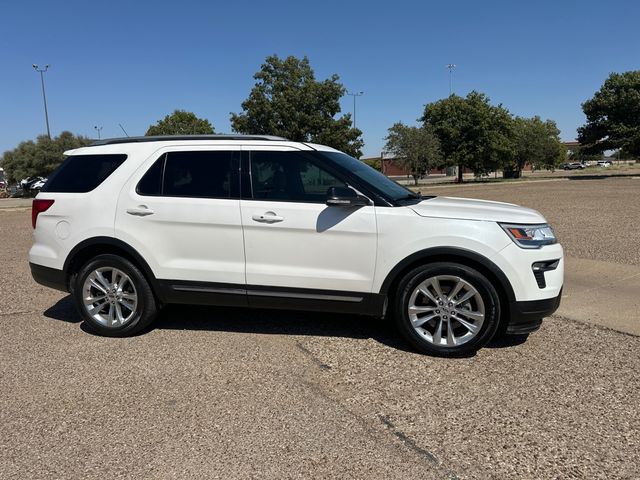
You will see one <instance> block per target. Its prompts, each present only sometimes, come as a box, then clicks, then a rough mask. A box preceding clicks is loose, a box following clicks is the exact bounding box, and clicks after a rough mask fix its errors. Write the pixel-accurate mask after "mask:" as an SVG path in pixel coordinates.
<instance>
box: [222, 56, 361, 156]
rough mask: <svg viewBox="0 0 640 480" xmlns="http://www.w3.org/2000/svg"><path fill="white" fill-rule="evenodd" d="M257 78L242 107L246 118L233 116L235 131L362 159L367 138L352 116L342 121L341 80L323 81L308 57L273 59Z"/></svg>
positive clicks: (261, 69) (232, 114)
mask: <svg viewBox="0 0 640 480" xmlns="http://www.w3.org/2000/svg"><path fill="white" fill-rule="evenodd" d="M253 78H254V79H255V80H256V84H255V86H254V87H253V89H252V90H251V92H250V93H249V97H248V98H247V99H246V100H245V101H244V102H243V103H242V110H243V111H242V113H231V127H232V129H233V131H235V132H239V133H246V134H254V135H278V136H281V137H285V138H288V139H289V140H293V141H298V142H316V143H322V144H324V145H329V146H331V147H334V148H336V149H338V150H341V151H343V152H346V153H348V154H350V155H353V156H355V157H359V156H360V155H362V152H361V148H362V146H363V145H364V143H363V142H362V139H361V135H362V132H361V131H360V130H358V129H357V128H353V126H352V122H351V115H350V114H346V115H342V116H340V117H337V118H336V116H337V115H338V114H339V113H340V98H341V97H342V96H343V95H344V94H345V92H346V90H345V88H344V87H343V86H342V84H341V83H339V82H338V80H339V77H338V75H335V74H334V75H332V76H331V77H329V78H328V79H326V80H323V81H317V80H316V79H315V75H314V73H313V69H312V68H311V65H310V64H309V59H308V58H307V57H304V58H303V59H298V58H296V57H293V56H290V57H287V58H286V59H284V60H282V59H281V58H279V57H278V56H277V55H273V56H269V57H267V58H266V60H265V63H263V64H262V66H261V68H260V71H259V72H257V73H256V74H255V75H254V76H253Z"/></svg>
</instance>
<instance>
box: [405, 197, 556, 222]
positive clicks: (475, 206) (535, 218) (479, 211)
mask: <svg viewBox="0 0 640 480" xmlns="http://www.w3.org/2000/svg"><path fill="white" fill-rule="evenodd" d="M408 208H411V209H412V210H413V211H414V212H416V213H417V214H418V215H420V216H421V217H436V218H455V219H459V220H484V221H489V222H505V223H529V224H531V223H547V221H546V220H545V218H544V217H543V216H542V215H540V213H538V212H537V211H536V210H533V209H531V208H525V207H520V206H518V205H514V204H513V203H503V202H492V201H489V200H476V199H472V198H455V197H434V198H430V199H427V200H423V201H422V202H420V203H418V204H416V205H411V206H409V207H408Z"/></svg>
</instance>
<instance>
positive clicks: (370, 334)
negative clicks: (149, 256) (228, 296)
mask: <svg viewBox="0 0 640 480" xmlns="http://www.w3.org/2000/svg"><path fill="white" fill-rule="evenodd" d="M44 316H45V317H47V318H51V319H53V320H58V321H62V322H67V323H80V322H82V318H81V317H80V315H79V314H78V313H77V312H76V309H75V305H74V303H73V299H72V298H71V295H67V296H66V297H64V298H62V299H61V300H59V301H58V302H57V303H56V304H55V305H53V306H51V307H49V308H48V309H47V310H45V312H44ZM80 328H82V330H83V331H86V332H88V333H93V332H91V330H90V329H89V328H87V327H86V326H85V324H84V323H82V324H81V326H80ZM156 329H158V330H163V329H168V330H193V331H212V332H233V333H257V334H264V335H302V336H315V337H344V338H354V339H360V340H365V339H369V338H371V339H373V340H375V341H377V342H379V343H381V344H383V345H387V346H389V347H391V348H394V349H397V350H402V351H405V352H411V353H415V352H414V350H412V349H411V348H410V347H409V345H407V344H406V343H405V342H404V340H403V339H402V338H401V337H400V336H399V335H398V334H397V333H396V331H395V329H394V327H393V325H392V324H391V322H389V321H386V320H384V319H380V318H372V317H366V316H361V315H347V314H335V313H324V312H322V313H321V312H299V311H291V310H268V309H250V308H237V307H233V308H231V307H210V306H196V305H168V306H166V307H165V308H163V310H162V311H161V312H160V315H158V318H157V319H156V321H155V322H154V323H153V324H152V325H151V326H150V327H149V328H148V329H147V330H145V331H143V332H141V334H144V333H145V332H146V331H150V330H156Z"/></svg>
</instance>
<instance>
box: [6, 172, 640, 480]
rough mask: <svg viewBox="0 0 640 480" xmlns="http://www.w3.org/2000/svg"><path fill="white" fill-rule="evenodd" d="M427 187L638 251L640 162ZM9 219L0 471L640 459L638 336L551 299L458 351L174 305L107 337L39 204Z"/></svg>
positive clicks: (27, 474) (503, 469)
mask: <svg viewBox="0 0 640 480" xmlns="http://www.w3.org/2000/svg"><path fill="white" fill-rule="evenodd" d="M430 191H432V192H434V193H436V194H438V195H452V196H475V197H480V198H492V199H496V200H502V201H510V202H517V203H521V204H524V205H528V206H531V207H534V208H536V209H538V210H540V211H541V212H542V213H543V214H544V215H545V216H547V218H548V219H549V220H550V221H551V222H552V223H553V225H554V226H555V228H556V230H557V232H558V233H559V235H560V237H561V239H562V241H563V244H564V245H565V247H566V250H567V252H568V254H569V255H572V256H574V257H581V258H587V259H594V260H601V261H604V262H617V263H621V264H625V263H626V264H635V265H639V264H640V259H639V257H638V252H639V251H640V249H639V248H638V247H640V239H638V238H637V236H636V235H635V232H637V228H636V227H633V228H630V227H629V225H630V224H632V223H633V222H634V221H637V219H638V218H640V206H639V205H640V202H639V200H640V198H639V196H640V195H639V191H640V180H634V179H608V180H583V181H553V182H541V183H531V182H529V183H527V184H522V185H510V186H507V185H497V186H485V185H481V186H470V187H466V186H462V187H433V188H432V189H430ZM425 193H426V192H425ZM0 222H1V223H2V227H3V228H2V229H1V230H0V245H2V251H1V253H0V263H1V264H2V266H3V268H2V270H1V271H0V298H1V299H2V302H0V449H1V451H2V452H3V453H2V455H0V478H16V479H17V478H20V479H23V478H174V477H175V478H252V477H254V478H255V477H261V478H309V477H315V478H328V477H332V478H345V477H350V478H403V479H405V478H427V479H428V478H496V479H498V478H500V479H502V478H531V479H538V478H589V479H591V478H603V479H604V478H606V479H611V478H629V479H633V478H640V438H639V435H638V432H639V431H640V412H639V408H638V398H640V378H639V376H638V374H637V372H638V369H639V368H640V356H639V355H638V351H639V348H640V339H639V338H638V337H636V336H633V335H626V334H622V333H618V332H616V331H613V330H610V329H604V328H600V327H596V326H591V325H587V324H582V323H578V322H574V321H569V320H566V319H563V318H560V317H553V318H550V319H547V320H546V321H545V323H544V325H543V327H542V329H541V330H540V331H539V332H536V333H535V334H533V335H530V336H529V338H528V339H527V340H526V341H523V340H524V339H522V338H514V339H513V341H512V342H511V343H495V344H493V345H492V346H491V348H486V349H484V350H482V351H480V352H479V353H478V354H477V355H476V356H475V357H473V358H466V359H458V360H447V359H437V358H430V357H425V356H421V355H418V354H415V353H413V352H410V351H407V350H406V347H405V346H404V344H403V343H402V342H401V341H400V340H399V339H398V337H397V336H396V335H395V333H394V332H393V330H391V329H390V328H389V327H388V326H387V325H386V324H385V323H384V322H382V321H370V320H367V319H362V318H359V317H353V316H331V315H311V314H305V313H291V312H289V313H282V312H268V311H238V310H229V309H219V308H186V309H185V308H176V307H174V308H170V309H168V310H167V311H165V313H164V314H163V315H162V318H161V319H160V321H159V322H158V325H157V326H156V328H155V329H154V330H152V331H150V332H149V333H147V334H145V335H141V336H138V337H135V338H130V339H105V338H100V337H96V336H93V335H90V334H88V333H86V332H85V331H84V330H83V326H82V324H81V323H80V322H79V318H78V317H77V315H76V314H75V313H74V311H73V308H72V306H71V304H70V302H69V300H68V298H67V297H65V296H64V295H63V294H61V293H58V292H54V291H52V290H48V289H46V288H44V287H40V286H37V285H36V284H34V283H33V282H32V281H31V279H30V276H29V273H28V266H27V264H26V252H27V250H28V248H29V245H30V242H31V227H30V224H29V222H30V218H29V212H28V211H25V210H21V211H16V210H13V211H11V210H4V211H2V210H0Z"/></svg>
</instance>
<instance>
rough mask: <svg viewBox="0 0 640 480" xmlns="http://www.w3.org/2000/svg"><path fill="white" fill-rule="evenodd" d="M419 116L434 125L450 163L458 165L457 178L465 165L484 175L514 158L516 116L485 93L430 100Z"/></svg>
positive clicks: (424, 121)
mask: <svg viewBox="0 0 640 480" xmlns="http://www.w3.org/2000/svg"><path fill="white" fill-rule="evenodd" d="M420 120H421V121H422V122H423V123H424V125H425V126H429V127H431V128H433V132H434V133H435V134H436V136H437V137H438V139H439V140H440V145H441V149H442V152H443V154H444V158H445V160H446V162H447V164H449V165H457V166H458V182H462V170H463V168H464V167H468V168H470V169H471V170H473V172H474V173H475V174H476V175H484V174H487V173H489V172H491V171H495V170H496V169H498V168H500V167H502V166H503V165H505V164H509V163H510V162H512V161H513V158H514V154H515V146H514V141H513V139H514V133H513V128H514V126H513V118H512V116H511V114H510V113H509V111H508V110H507V109H506V108H504V107H503V106H502V105H497V106H494V105H491V104H490V101H489V98H488V97H487V96H486V95H485V94H483V93H479V92H476V91H472V92H470V93H469V94H468V95H467V96H466V97H465V98H462V97H459V96H457V95H451V96H450V97H448V98H445V99H443V100H439V101H437V102H433V103H430V104H428V105H426V106H425V110H424V115H423V116H422V118H420Z"/></svg>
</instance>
